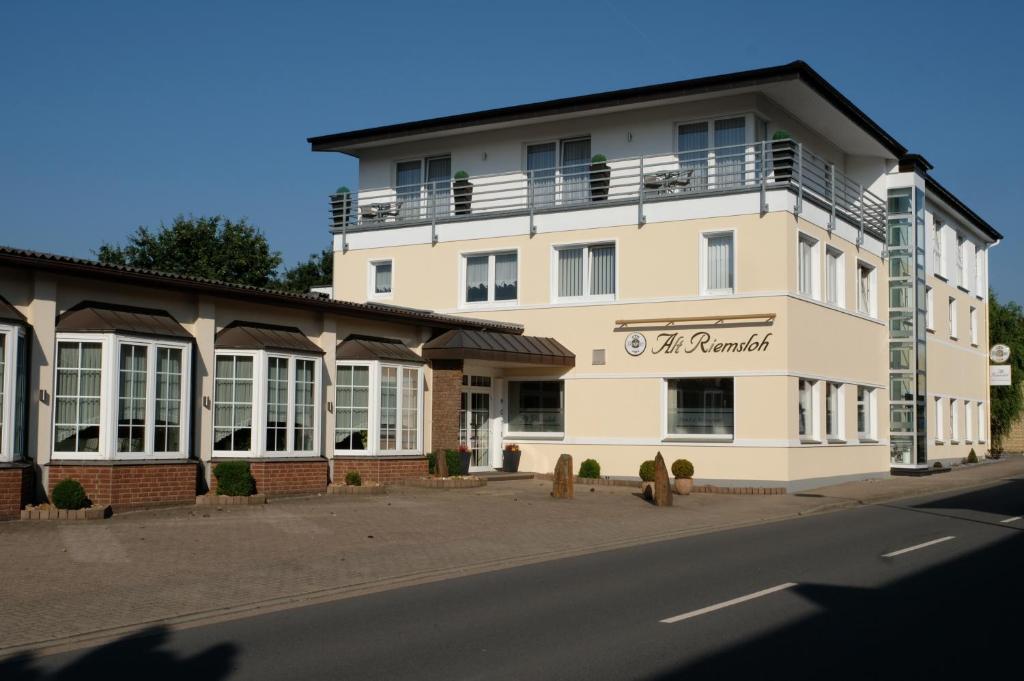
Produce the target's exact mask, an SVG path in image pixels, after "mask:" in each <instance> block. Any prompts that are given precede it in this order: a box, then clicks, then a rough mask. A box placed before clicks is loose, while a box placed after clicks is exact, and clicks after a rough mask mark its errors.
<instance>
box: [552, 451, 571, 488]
mask: <svg viewBox="0 0 1024 681" xmlns="http://www.w3.org/2000/svg"><path fill="white" fill-rule="evenodd" d="M551 496H553V497H554V498H555V499H572V496H573V491H572V457H571V456H569V455H568V454H562V455H561V456H560V457H558V463H556V464H555V483H554V485H553V487H552V489H551Z"/></svg>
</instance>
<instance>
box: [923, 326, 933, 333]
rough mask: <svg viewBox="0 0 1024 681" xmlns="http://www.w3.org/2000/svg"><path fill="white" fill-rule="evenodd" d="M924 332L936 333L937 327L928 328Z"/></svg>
mask: <svg viewBox="0 0 1024 681" xmlns="http://www.w3.org/2000/svg"><path fill="white" fill-rule="evenodd" d="M924 330H925V331H927V332H928V333H935V327H932V326H926V327H924Z"/></svg>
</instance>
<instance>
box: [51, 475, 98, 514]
mask: <svg viewBox="0 0 1024 681" xmlns="http://www.w3.org/2000/svg"><path fill="white" fill-rule="evenodd" d="M50 498H51V500H52V501H53V505H54V506H56V507H57V508H59V509H61V510H63V511H77V510H78V509H80V508H85V507H86V506H88V505H89V497H87V496H86V495H85V488H84V487H82V483H80V482H78V481H77V480H75V479H74V478H65V479H64V480H61V481H60V482H58V483H57V484H56V485H55V486H54V488H53V494H51V495H50Z"/></svg>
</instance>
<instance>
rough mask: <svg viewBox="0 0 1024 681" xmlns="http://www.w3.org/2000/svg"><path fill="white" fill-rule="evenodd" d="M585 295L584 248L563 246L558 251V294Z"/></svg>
mask: <svg viewBox="0 0 1024 681" xmlns="http://www.w3.org/2000/svg"><path fill="white" fill-rule="evenodd" d="M582 295H583V249H582V248H563V249H561V250H560V251H558V296H559V297H560V298H567V297H571V296H582Z"/></svg>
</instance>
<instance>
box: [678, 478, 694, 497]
mask: <svg viewBox="0 0 1024 681" xmlns="http://www.w3.org/2000/svg"><path fill="white" fill-rule="evenodd" d="M675 482H676V494H689V493H690V492H692V491H693V478H676V480H675Z"/></svg>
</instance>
